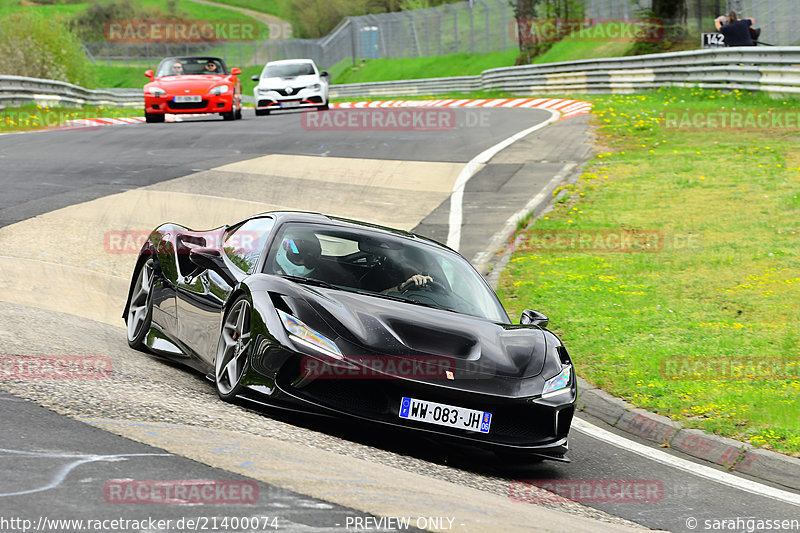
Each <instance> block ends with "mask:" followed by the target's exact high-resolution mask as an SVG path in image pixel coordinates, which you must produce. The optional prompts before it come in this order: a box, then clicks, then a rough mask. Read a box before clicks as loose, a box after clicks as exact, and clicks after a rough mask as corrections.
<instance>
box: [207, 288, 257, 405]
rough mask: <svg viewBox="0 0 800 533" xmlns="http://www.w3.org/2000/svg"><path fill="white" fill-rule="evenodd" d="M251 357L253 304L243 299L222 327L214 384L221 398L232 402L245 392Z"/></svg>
mask: <svg viewBox="0 0 800 533" xmlns="http://www.w3.org/2000/svg"><path fill="white" fill-rule="evenodd" d="M249 353H250V302H249V301H248V300H247V297H246V296H241V297H240V298H239V299H238V300H236V301H235V302H234V304H233V305H232V306H231V310H230V311H228V313H227V314H226V315H225V320H224V321H223V323H222V332H221V333H220V336H219V343H218V344H217V357H216V360H215V361H214V382H215V383H216V386H217V394H218V395H219V397H220V398H222V399H223V400H225V401H226V402H229V401H231V400H233V399H234V398H235V397H236V395H237V394H238V393H239V391H240V390H241V388H242V377H244V373H245V370H246V369H247V364H248V357H249Z"/></svg>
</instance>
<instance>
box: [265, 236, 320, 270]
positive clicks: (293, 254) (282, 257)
mask: <svg viewBox="0 0 800 533" xmlns="http://www.w3.org/2000/svg"><path fill="white" fill-rule="evenodd" d="M321 255H322V247H321V246H320V244H319V240H318V239H317V238H316V236H302V237H298V238H291V237H288V236H287V237H285V238H284V239H283V242H282V243H281V246H280V249H279V250H278V254H277V255H276V256H275V261H276V262H277V263H278V269H277V273H278V274H284V275H287V276H298V277H302V278H304V277H307V276H308V275H309V274H311V273H312V272H314V270H315V269H316V268H317V264H318V261H319V258H320V256H321Z"/></svg>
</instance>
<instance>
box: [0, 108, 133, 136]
mask: <svg viewBox="0 0 800 533" xmlns="http://www.w3.org/2000/svg"><path fill="white" fill-rule="evenodd" d="M141 115H142V110H141V109H136V108H128V109H124V108H114V107H102V106H101V107H84V108H82V109H76V108H68V107H42V106H38V105H26V106H20V107H8V108H5V109H2V110H0V133H8V132H17V131H32V130H41V129H47V128H54V127H57V126H59V125H61V124H63V123H65V122H66V121H68V120H75V119H82V118H98V117H106V118H115V117H135V116H141Z"/></svg>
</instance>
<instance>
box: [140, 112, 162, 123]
mask: <svg viewBox="0 0 800 533" xmlns="http://www.w3.org/2000/svg"><path fill="white" fill-rule="evenodd" d="M144 121H145V122H147V123H148V124H156V123H159V122H164V115H161V114H159V113H145V114H144Z"/></svg>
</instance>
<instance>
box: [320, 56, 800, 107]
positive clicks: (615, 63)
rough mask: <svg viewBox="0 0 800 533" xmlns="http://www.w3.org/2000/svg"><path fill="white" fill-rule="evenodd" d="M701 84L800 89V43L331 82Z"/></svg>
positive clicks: (556, 87) (350, 93)
mask: <svg viewBox="0 0 800 533" xmlns="http://www.w3.org/2000/svg"><path fill="white" fill-rule="evenodd" d="M685 86H697V87H702V88H705V89H740V90H751V91H766V92H770V93H779V94H780V93H800V47H797V46H786V47H771V48H758V47H752V48H750V47H747V48H745V47H742V48H719V49H711V50H692V51H686V52H672V53H667V54H651V55H643V56H630V57H616V58H608V59H589V60H583V61H569V62H563V63H544V64H540V65H525V66H520V67H503V68H495V69H489V70H484V71H483V72H482V73H481V74H480V75H478V76H462V77H457V78H430V79H421V80H403V81H385V82H376V83H354V84H348V85H332V86H331V88H330V95H331V97H333V98H337V97H338V98H344V97H358V96H387V95H415V94H420V95H428V94H430V95H433V94H446V93H455V92H472V91H478V90H485V91H492V90H493V91H503V92H509V93H512V94H516V95H532V94H537V95H538V94H570V93H578V94H592V93H631V92H635V91H641V90H647V89H655V88H658V87H685Z"/></svg>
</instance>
